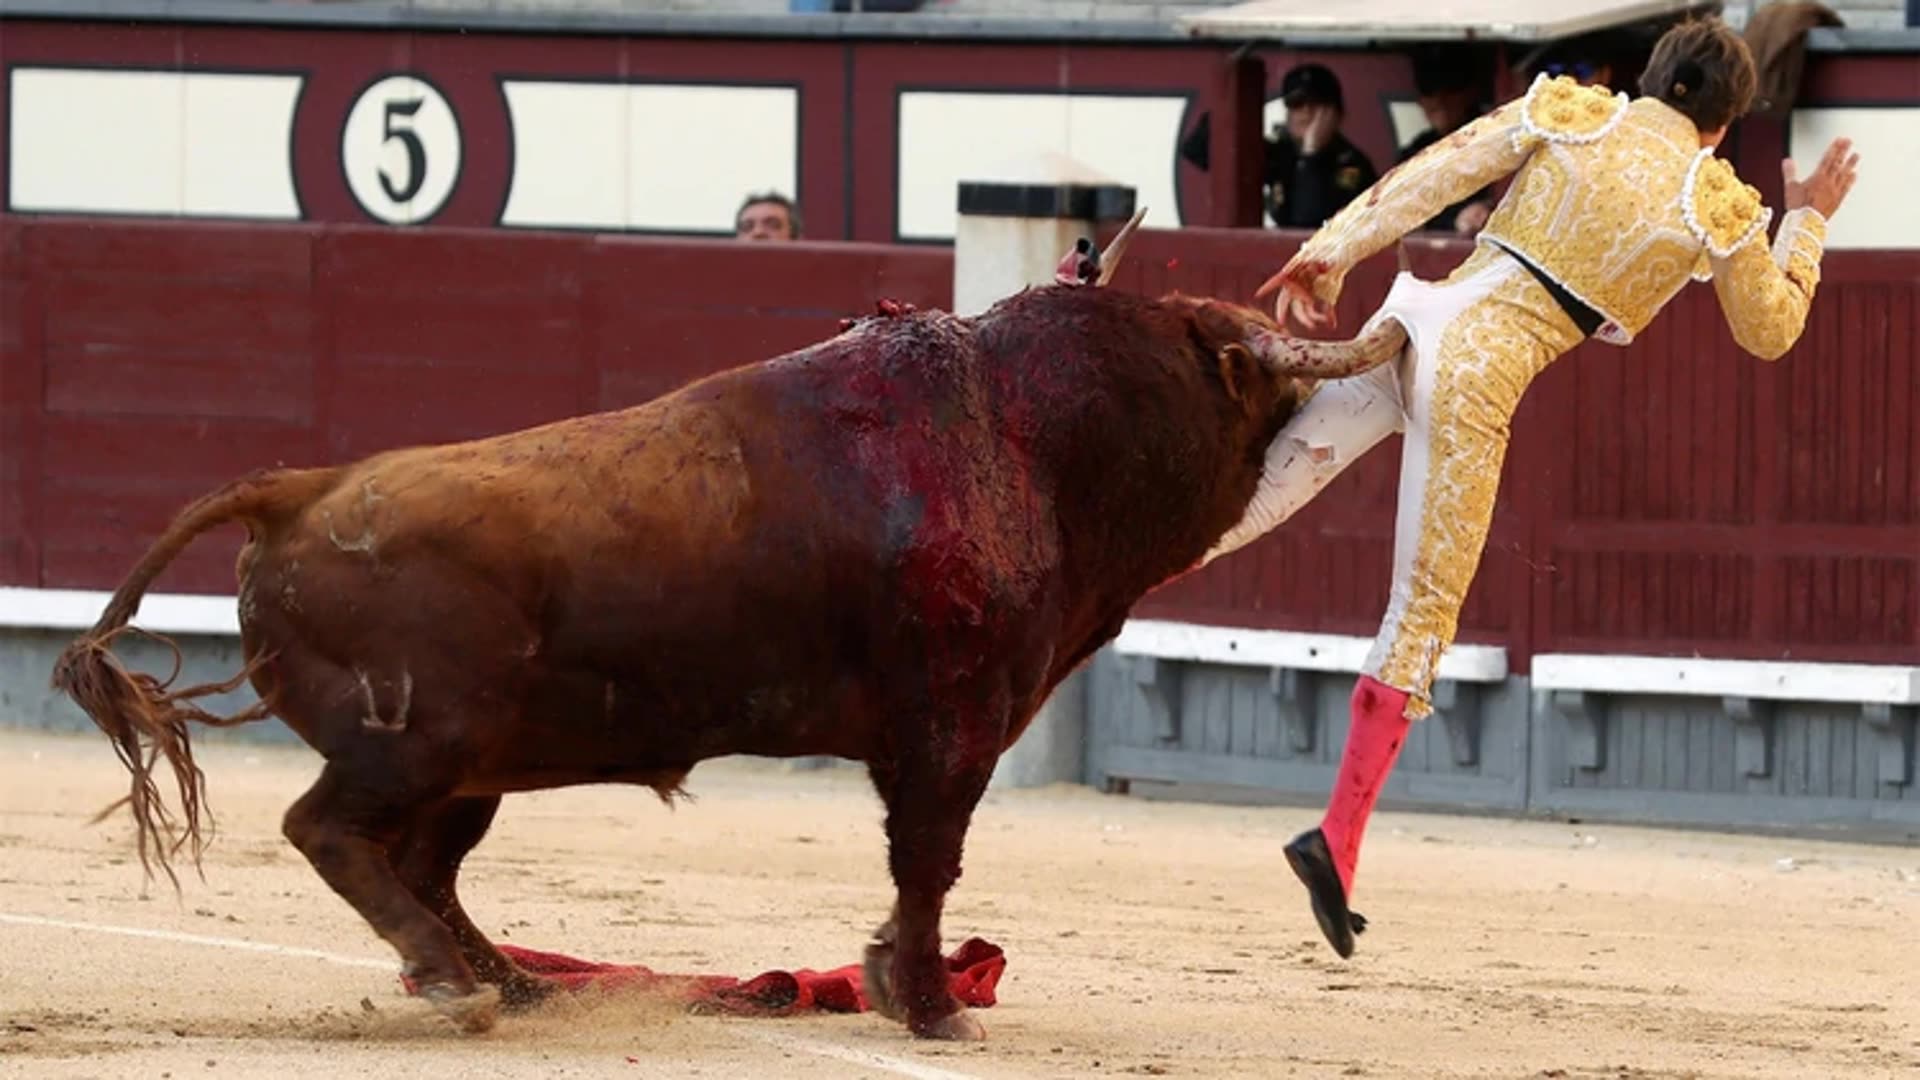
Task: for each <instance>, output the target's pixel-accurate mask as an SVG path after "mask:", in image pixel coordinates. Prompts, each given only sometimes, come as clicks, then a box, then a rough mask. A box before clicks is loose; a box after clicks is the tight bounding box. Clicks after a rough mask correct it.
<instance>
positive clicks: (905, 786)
mask: <svg viewBox="0 0 1920 1080" xmlns="http://www.w3.org/2000/svg"><path fill="white" fill-rule="evenodd" d="M999 719H1000V723H999V724H998V725H997V726H994V731H995V733H996V737H995V738H992V739H985V738H983V739H979V740H974V739H971V738H965V739H961V740H959V741H961V742H963V743H965V744H966V745H967V746H969V747H977V749H967V750H961V751H959V752H957V753H956V752H951V751H952V749H953V744H952V742H950V741H949V740H947V739H943V738H937V737H936V738H927V737H926V736H925V733H922V736H921V737H920V738H918V739H915V740H905V741H903V742H902V743H901V744H900V745H901V746H902V747H903V750H902V753H903V759H902V760H900V761H898V762H895V763H894V765H893V767H892V768H875V769H874V770H873V777H874V783H875V785H876V786H878V787H879V788H880V796H881V798H882V799H883V800H885V802H886V805H887V861H888V865H889V867H890V868H891V869H892V871H893V881H894V885H895V886H896V887H897V888H898V889H899V898H898V899H897V900H896V902H895V904H894V915H893V918H891V919H889V920H888V922H887V926H883V927H882V928H881V929H880V930H879V931H877V932H876V935H875V936H876V938H880V939H881V940H882V942H884V940H885V936H886V931H887V930H888V929H889V928H890V929H892V931H893V934H892V938H893V942H892V945H891V948H890V949H889V948H888V947H887V946H886V945H885V944H884V943H883V944H880V945H877V946H875V947H873V948H871V949H870V951H869V954H868V955H869V963H868V965H867V970H868V972H869V973H870V974H869V977H868V979H867V983H868V986H867V995H868V998H869V1000H870V1001H872V1002H873V1004H874V1007H875V1009H876V1010H877V1011H879V1012H882V1013H883V1014H885V1015H889V1016H893V1017H895V1018H899V1017H901V1016H903V1015H904V1017H905V1019H906V1022H907V1027H908V1029H909V1030H911V1031H912V1032H913V1033H914V1034H915V1035H918V1036H921V1037H923V1038H933V1039H984V1038H986V1029H985V1028H983V1027H982V1026H981V1025H980V1022H979V1021H978V1020H976V1019H974V1018H973V1016H972V1015H971V1014H969V1013H968V1012H967V1010H966V1009H965V1008H964V1007H962V1006H961V1004H960V1002H959V1000H958V999H956V998H955V997H954V996H953V991H952V990H951V989H950V987H949V984H948V980H947V966H946V961H945V959H944V957H943V956H942V955H941V952H940V913H941V910H942V909H943V908H944V907H945V905H946V898H947V892H948V891H949V890H950V889H952V888H953V885H954V882H956V881H958V880H959V879H960V856H961V849H962V847H963V846H964V844H965V841H966V834H967V826H968V824H969V823H970V822H971V821H972V819H973V810H974V807H975V806H976V805H978V804H979V802H980V796H981V795H982V794H984V793H985V792H986V789H987V781H988V780H989V779H990V778H991V777H992V775H993V765H994V761H995V760H996V759H997V758H998V755H999V742H998V738H997V732H999V731H1004V730H1005V723H1004V717H1001V718H999ZM958 723H961V724H964V725H966V727H967V730H969V731H973V730H985V729H984V727H983V728H979V729H975V727H974V725H987V726H993V725H992V723H991V722H990V721H989V720H987V718H985V717H982V716H980V715H978V714H976V715H974V716H969V717H967V718H965V719H964V720H960V721H958ZM942 726H944V725H942ZM936 730H939V728H938V727H937V728H936ZM947 730H949V731H951V730H953V729H951V728H948V729H947ZM942 749H945V750H948V751H949V753H948V754H943V753H942V752H941V751H942ZM889 951H890V952H891V953H892V957H891V963H890V964H887V965H886V967H887V972H886V976H885V977H884V979H875V978H873V977H872V976H874V975H878V974H879V972H878V971H877V970H876V969H877V968H879V967H880V966H881V963H880V961H882V959H883V957H884V956H885V954H886V952H889Z"/></svg>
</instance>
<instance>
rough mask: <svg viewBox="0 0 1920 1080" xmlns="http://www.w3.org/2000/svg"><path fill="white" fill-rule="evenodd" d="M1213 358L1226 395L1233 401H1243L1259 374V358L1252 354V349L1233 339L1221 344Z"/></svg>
mask: <svg viewBox="0 0 1920 1080" xmlns="http://www.w3.org/2000/svg"><path fill="white" fill-rule="evenodd" d="M1214 359H1215V361H1216V362H1217V363H1218V364H1219V365H1220V385H1222V386H1224V387H1226V388H1227V396H1228V397H1229V398H1232V399H1233V400H1234V401H1245V400H1246V396H1245V395H1246V392H1247V390H1248V388H1249V387H1251V386H1252V385H1253V380H1255V379H1257V378H1259V377H1260V374H1261V371H1260V360H1259V358H1257V357H1255V356H1254V355H1253V350H1251V349H1249V348H1247V347H1246V346H1245V345H1242V344H1240V343H1239V342H1237V341H1233V342H1228V343H1227V344H1225V345H1222V346H1221V347H1220V349H1219V351H1218V352H1216V353H1215V354H1214Z"/></svg>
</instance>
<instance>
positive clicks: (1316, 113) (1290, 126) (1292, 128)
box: [1287, 101, 1340, 142]
mask: <svg viewBox="0 0 1920 1080" xmlns="http://www.w3.org/2000/svg"><path fill="white" fill-rule="evenodd" d="M1316 121H1318V122H1320V123H1321V124H1322V126H1325V127H1338V126H1339V124H1340V110H1339V109H1337V108H1335V107H1334V106H1333V105H1330V104H1328V103H1326V102H1321V101H1303V102H1301V103H1300V104H1298V105H1290V106H1288V107H1287V134H1289V135H1292V136H1293V139H1294V141H1295V142H1306V141H1308V138H1307V133H1308V132H1310V131H1312V130H1313V127H1314V124H1315V122H1316Z"/></svg>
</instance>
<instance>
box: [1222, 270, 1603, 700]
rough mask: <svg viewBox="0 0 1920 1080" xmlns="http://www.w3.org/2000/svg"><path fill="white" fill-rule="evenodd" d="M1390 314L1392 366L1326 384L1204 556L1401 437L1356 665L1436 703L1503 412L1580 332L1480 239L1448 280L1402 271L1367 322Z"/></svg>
mask: <svg viewBox="0 0 1920 1080" xmlns="http://www.w3.org/2000/svg"><path fill="white" fill-rule="evenodd" d="M1383 318H1391V319H1396V320H1398V321H1399V322H1400V323H1401V324H1402V325H1404V326H1405V327H1406V329H1407V347H1406V350H1405V353H1404V354H1403V355H1402V357H1401V359H1400V361H1399V362H1398V363H1396V364H1383V365H1381V366H1380V367H1377V368H1375V369H1373V370H1372V371H1370V372H1368V373H1367V374H1365V375H1360V376H1356V377H1354V378H1351V379H1343V380H1339V381H1336V382H1330V383H1326V384H1324V385H1322V386H1321V387H1320V388H1319V389H1318V391H1317V392H1316V393H1315V394H1314V395H1313V397H1312V398H1311V399H1310V400H1309V401H1308V402H1307V404H1306V406H1305V407H1304V408H1303V409H1302V410H1301V411H1300V412H1299V413H1297V414H1296V415H1295V416H1294V417H1293V419H1292V420H1290V421H1289V422H1288V424H1287V426H1286V427H1285V428H1283V429H1282V430H1281V432H1280V434H1279V436H1278V437H1277V438H1275V439H1274V441H1273V443H1272V445H1271V446H1270V447H1269V449H1268V453H1267V462H1266V470H1265V476H1264V477H1263V479H1262V483H1261V490H1260V493H1259V495H1258V496H1256V498H1255V504H1254V505H1253V506H1251V507H1249V510H1248V513H1247V515H1246V517H1245V518H1244V519H1243V520H1242V521H1241V523H1240V524H1239V525H1238V526H1236V527H1235V529H1234V530H1233V532H1230V533H1229V534H1228V535H1227V536H1226V537H1224V538H1222V540H1221V541H1220V543H1219V544H1218V545H1216V547H1215V549H1214V550H1213V551H1212V552H1210V553H1209V554H1208V559H1209V560H1211V559H1213V558H1217V557H1218V556H1220V555H1222V554H1225V553H1226V552H1228V551H1231V550H1233V549H1235V548H1237V547H1239V546H1241V545H1242V544H1244V543H1246V542H1248V541H1250V540H1252V539H1253V538H1254V537H1257V536H1259V535H1260V534H1262V533H1264V532H1266V531H1267V530H1268V529H1270V528H1272V527H1273V526H1274V525H1275V524H1278V523H1279V522H1281V521H1284V520H1286V518H1288V517H1290V516H1291V515H1292V514H1293V512H1294V511H1295V510H1297V509H1298V508H1299V507H1301V506H1302V505H1305V504H1306V502H1307V501H1308V500H1310V499H1311V498H1313V496H1314V495H1315V494H1317V493H1318V492H1319V491H1320V490H1321V489H1322V488H1324V487H1325V486H1326V485H1327V484H1328V483H1330V482H1331V481H1332V480H1333V478H1334V477H1335V476H1338V475H1339V474H1340V472H1341V471H1342V470H1344V469H1345V468H1346V467H1347V466H1348V465H1350V464H1352V463H1353V462H1354V461H1355V460H1357V459H1358V458H1359V457H1360V456H1361V455H1362V454H1364V453H1366V452H1367V451H1368V450H1370V449H1372V448H1373V447H1374V446H1376V445H1377V444H1379V442H1380V441H1381V440H1382V439H1385V438H1386V437H1387V436H1388V435H1389V434H1391V433H1392V432H1395V431H1399V432H1402V433H1403V434H1404V435H1405V446H1404V448H1403V450H1402V452H1401V465H1400V490H1399V500H1398V508H1397V512H1396V516H1395V520H1394V555H1393V586H1392V591H1391V593H1390V595H1389V598H1388V602H1387V610H1386V614H1385V616H1384V618H1383V619H1382V620H1381V623H1380V630H1379V633H1378V635H1377V636H1376V637H1375V639H1374V644H1373V648H1372V650H1371V651H1370V652H1369V653H1368V656H1367V660H1366V665H1365V668H1364V672H1365V673H1366V674H1368V675H1371V676H1373V677H1374V678H1376V679H1378V680H1380V681H1381V682H1383V683H1385V684H1387V685H1388V686H1391V687H1394V688H1395V689H1399V690H1403V691H1406V692H1407V694H1408V695H1409V702H1408V706H1407V715H1408V716H1410V717H1413V718H1416V719H1417V718H1420V717H1424V716H1426V715H1428V714H1429V713H1430V712H1431V711H1432V700H1431V689H1432V685H1433V680H1434V673H1435V671H1436V669H1437V668H1438V666H1439V663H1440V657H1441V654H1443V653H1444V652H1445V651H1446V649H1447V647H1448V646H1449V645H1451V644H1452V643H1453V639H1454V636H1455V634H1456V632H1457V630H1458V627H1459V620H1460V608H1461V606H1462V604H1463V603H1464V602H1465V600H1466V595H1467V589H1468V586H1470V585H1471V584H1472V583H1473V577H1474V573H1475V571H1476V570H1477V569H1478V567H1479V564H1480V556H1481V552H1482V550H1483V549H1484V548H1485V546H1486V540H1487V529H1488V527H1489V525H1490V524H1491V522H1492V520H1493V505H1494V497H1495V494H1496V493H1497V489H1498V487H1499V482H1500V469H1501V465H1502V463H1503V462H1504V460H1505V457H1506V449H1507V439H1508V432H1509V427H1508V425H1509V421H1510V420H1511V419H1512V417H1513V413H1514V410H1515V409H1516V408H1517V407H1518V406H1519V404H1520V396H1521V395H1522V394H1523V393H1525V391H1526V388H1527V386H1528V384H1529V383H1531V382H1532V381H1533V378H1534V376H1536V375H1538V374H1539V373H1540V372H1541V371H1543V370H1545V368H1546V366H1547V365H1548V364H1550V363H1552V362H1553V361H1554V359H1556V358H1557V357H1559V356H1560V355H1561V354H1563V353H1565V352H1567V351H1568V350H1570V349H1572V348H1573V347H1574V346H1575V345H1578V344H1579V343H1580V341H1581V340H1582V337H1581V333H1580V330H1579V328H1578V327H1576V326H1575V325H1574V323H1573V320H1572V319H1571V318H1569V317H1568V316H1567V314H1566V313H1565V312H1564V311H1562V310H1561V308H1560V307H1559V305H1558V304H1556V303H1555V302H1554V299H1553V297H1552V295H1551V294H1549V293H1548V292H1547V290H1546V289H1545V287H1543V286H1542V285H1541V284H1540V283H1539V282H1538V281H1537V280H1535V279H1534V277H1533V276H1532V275H1531V274H1530V273H1529V272H1528V271H1527V269H1526V268H1525V267H1524V266H1522V265H1521V264H1520V263H1519V262H1518V261H1517V260H1516V259H1515V258H1514V257H1513V256H1512V255H1509V254H1507V253H1506V252H1504V251H1502V250H1500V249H1499V248H1496V247H1492V246H1490V245H1486V244H1482V245H1480V246H1479V247H1478V248H1477V249H1476V250H1475V252H1474V254H1473V255H1472V256H1471V257H1470V258H1468V259H1467V261H1466V262H1464V263H1462V264H1461V265H1460V266H1459V267H1458V268H1457V269H1455V270H1454V271H1453V273H1452V274H1450V275H1449V276H1448V277H1447V278H1445V279H1444V280H1441V281H1436V282H1426V281H1421V280H1419V279H1418V278H1415V277H1413V276H1412V275H1410V274H1405V273H1403V274H1401V275H1400V276H1399V277H1398V278H1397V279H1395V281H1394V285H1393V288H1392V290H1391V291H1390V292H1389V293H1388V295H1387V299H1386V302H1385V303H1384V304H1383V305H1382V306H1381V308H1380V310H1379V311H1378V312H1376V313H1375V314H1374V316H1373V318H1372V319H1370V320H1368V326H1369V327H1371V326H1372V325H1374V324H1375V323H1376V322H1377V321H1378V320H1380V319H1383Z"/></svg>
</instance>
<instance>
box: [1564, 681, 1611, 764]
mask: <svg viewBox="0 0 1920 1080" xmlns="http://www.w3.org/2000/svg"><path fill="white" fill-rule="evenodd" d="M1553 708H1554V710H1555V711H1556V712H1558V713H1559V714H1560V719H1561V722H1562V723H1564V724H1565V725H1566V729H1567V764H1568V765H1570V766H1572V767H1573V768H1576V769H1586V770H1587V771H1589V772H1598V771H1600V770H1601V769H1604V768H1606V767H1607V713H1606V705H1605V703H1604V702H1603V701H1601V699H1600V696H1599V695H1598V694H1589V693H1587V692H1585V691H1583V690H1555V691H1554V692H1553Z"/></svg>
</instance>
